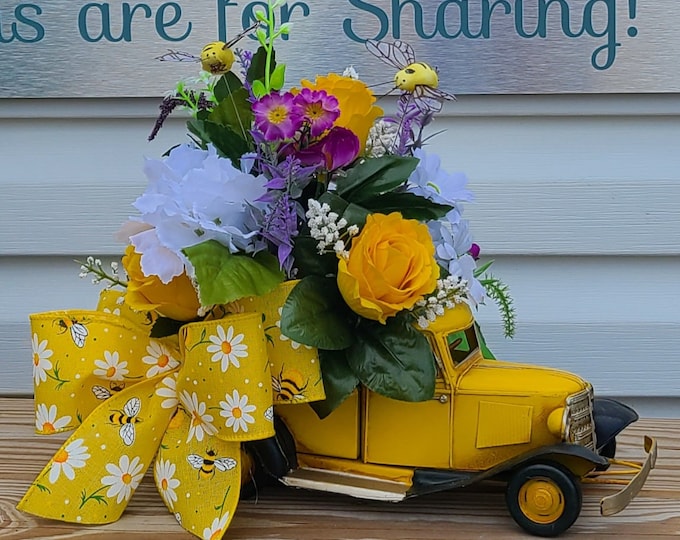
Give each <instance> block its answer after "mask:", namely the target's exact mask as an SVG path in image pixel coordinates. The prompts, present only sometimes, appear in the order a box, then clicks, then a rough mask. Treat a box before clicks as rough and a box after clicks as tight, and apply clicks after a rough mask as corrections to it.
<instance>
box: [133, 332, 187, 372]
mask: <svg viewBox="0 0 680 540" xmlns="http://www.w3.org/2000/svg"><path fill="white" fill-rule="evenodd" d="M146 352H147V353H149V356H145V357H144V358H142V361H143V362H144V363H145V364H151V367H150V368H149V369H148V370H147V372H146V376H147V377H155V376H156V375H158V374H160V373H165V372H166V371H170V370H171V369H175V368H176V367H177V366H179V362H178V361H177V360H175V358H174V357H173V356H172V352H171V351H170V349H168V348H167V347H166V346H165V345H163V344H162V343H160V342H159V341H155V340H152V341H151V342H150V343H149V345H147V347H146Z"/></svg>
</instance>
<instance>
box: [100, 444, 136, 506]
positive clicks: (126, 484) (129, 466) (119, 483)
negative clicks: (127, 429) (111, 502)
mask: <svg viewBox="0 0 680 540" xmlns="http://www.w3.org/2000/svg"><path fill="white" fill-rule="evenodd" d="M106 470H107V471H108V472H109V476H105V477H104V478H102V484H104V485H105V486H109V489H108V491H107V492H106V496H107V497H109V498H112V497H116V496H117V498H116V502H117V503H118V504H120V503H121V502H122V501H123V500H126V501H127V500H129V499H130V497H132V492H133V491H134V490H135V489H137V486H138V485H139V483H140V482H141V481H142V478H143V477H144V471H145V467H144V464H143V463H142V462H141V459H140V458H139V457H135V458H133V459H132V461H130V458H129V457H127V456H126V455H125V454H123V455H122V456H120V460H118V465H116V464H115V463H107V465H106Z"/></svg>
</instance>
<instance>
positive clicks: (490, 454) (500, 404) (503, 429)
mask: <svg viewBox="0 0 680 540" xmlns="http://www.w3.org/2000/svg"><path fill="white" fill-rule="evenodd" d="M423 332H424V333H425V335H426V336H427V339H428V341H429V343H430V345H431V347H432V349H433V351H434V353H435V356H436V361H437V382H436V392H435V396H434V398H433V399H431V400H429V401H425V402H405V401H396V400H392V399H388V398H386V397H383V396H381V395H378V394H376V393H373V392H371V391H369V390H367V389H366V388H358V389H357V390H356V391H355V392H354V393H353V394H352V395H351V396H350V397H349V398H348V399H346V400H345V401H344V402H343V403H342V405H340V407H338V408H337V409H336V410H335V411H334V412H333V413H331V414H330V415H329V416H328V417H326V418H324V419H323V420H321V419H319V418H318V417H317V415H316V414H315V412H314V411H313V410H312V409H311V408H310V407H309V406H308V405H295V404H291V405H279V406H277V408H276V414H277V418H276V423H275V425H276V428H277V436H276V437H275V438H272V439H267V440H265V441H259V442H256V443H252V446H250V448H249V452H250V454H251V455H252V456H253V458H254V459H253V462H254V463H255V464H256V468H258V469H259V472H260V473H262V471H266V473H268V475H269V476H270V477H275V478H277V479H278V480H280V481H281V482H282V483H283V484H285V485H288V486H294V487H299V488H307V489H314V490H320V491H328V492H335V493H343V494H347V495H351V496H354V497H361V498H368V499H374V500H383V501H392V502H397V501H401V500H403V499H405V498H407V497H412V496H415V495H421V494H425V493H432V492H436V491H441V490H448V489H451V488H458V487H464V486H468V485H470V484H473V483H475V482H479V481H481V480H486V479H494V480H503V481H506V482H507V490H506V502H507V506H508V509H509V511H510V514H511V515H512V517H513V518H514V520H515V521H516V522H517V523H518V524H519V526H520V527H522V528H523V529H525V530H526V531H527V532H529V533H531V534H534V535H537V536H557V535H559V534H561V533H562V532H564V531H566V530H567V529H568V528H569V527H570V526H571V525H572V524H573V523H574V521H575V520H576V519H577V517H578V516H579V513H580V511H581V503H582V495H581V484H582V483H583V482H584V481H587V480H588V479H590V478H592V477H594V476H600V477H601V476H602V475H603V474H606V473H605V471H606V470H607V469H609V468H610V467H612V466H619V467H620V466H621V465H624V466H626V467H628V473H629V475H630V477H629V478H630V479H629V480H626V481H625V482H624V483H625V487H623V489H621V490H620V491H618V492H617V493H615V494H613V495H611V496H608V497H605V498H604V499H602V501H601V503H600V507H601V513H602V514H603V515H611V514H614V513H616V512H619V511H620V510H622V509H623V508H625V507H626V506H627V504H628V503H629V502H630V501H631V500H632V498H633V497H634V496H635V495H636V494H637V493H638V492H639V490H640V489H641V487H642V485H643V484H644V482H645V480H646V478H647V475H648V474H649V471H650V470H651V469H652V468H653V467H654V463H655V460H656V453H657V451H656V443H655V441H654V440H652V439H650V438H645V450H646V452H647V456H646V459H645V461H644V462H643V463H630V462H625V463H623V462H617V461H616V460H615V459H614V454H615V451H616V436H617V434H618V433H619V432H620V431H621V430H623V429H624V428H625V427H626V426H627V425H629V424H630V423H632V422H634V421H635V420H637V418H638V417H637V414H636V413H635V411H633V410H632V409H630V408H629V407H627V406H626V405H623V404H621V403H618V402H616V401H613V400H610V399H594V397H593V388H592V386H591V384H590V383H588V382H587V381H585V380H583V379H581V378H579V377H578V376H576V375H573V374H571V373H567V372H564V371H559V370H556V369H549V368H544V367H537V366H531V365H525V364H516V363H510V362H503V361H499V360H489V359H485V358H483V357H482V354H481V352H480V347H479V343H478V337H477V334H476V332H475V324H474V319H473V316H472V313H471V311H470V310H469V308H468V307H467V306H465V305H459V306H457V307H456V308H455V309H452V310H450V311H448V312H447V313H446V314H445V315H444V316H443V317H440V318H439V319H437V320H436V321H435V322H434V323H432V324H431V326H430V327H428V328H427V329H426V330H423ZM619 478H620V477H619Z"/></svg>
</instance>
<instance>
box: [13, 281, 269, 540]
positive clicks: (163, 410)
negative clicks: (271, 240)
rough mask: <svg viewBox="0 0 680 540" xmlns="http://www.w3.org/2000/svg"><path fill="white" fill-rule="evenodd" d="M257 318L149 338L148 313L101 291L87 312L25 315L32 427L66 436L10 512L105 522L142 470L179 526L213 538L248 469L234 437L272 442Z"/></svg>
mask: <svg viewBox="0 0 680 540" xmlns="http://www.w3.org/2000/svg"><path fill="white" fill-rule="evenodd" d="M263 320H264V317H263V315H262V313H259V312H246V313H238V314H230V315H226V316H225V317H224V318H222V319H217V320H211V321H203V322H197V323H190V324H186V325H184V326H183V327H182V328H181V329H180V332H179V334H178V335H176V336H174V338H167V339H164V340H156V339H154V338H151V337H150V328H151V323H152V322H153V317H151V316H149V315H148V314H140V313H136V312H133V311H131V310H129V309H128V308H127V307H126V306H125V304H124V303H122V302H121V297H120V296H118V295H116V294H115V293H111V292H107V293H105V294H104V295H103V296H102V299H101V301H100V305H99V307H98V310H97V311H60V312H50V313H43V314H37V315H33V316H32V317H31V327H32V334H33V335H32V341H33V379H34V382H35V403H36V431H37V432H38V433H40V434H52V433H57V432H63V431H68V430H73V429H75V431H74V432H73V433H72V434H71V436H70V437H69V438H68V440H67V441H66V442H65V443H64V444H63V445H62V447H61V448H60V449H59V451H58V452H57V453H56V454H55V455H54V456H53V458H52V460H51V461H50V462H49V463H48V464H47V466H46V467H45V468H44V469H43V471H42V472H41V473H40V474H39V475H38V477H37V478H36V480H35V481H34V482H33V484H32V485H31V486H30V488H29V490H28V491H27V493H26V495H25V496H24V498H23V499H22V500H21V502H20V503H19V505H18V508H19V510H22V511H25V512H29V513H32V514H35V515H38V516H41V517H46V518H51V519H58V520H61V521H67V522H75V523H84V524H101V523H109V522H112V521H115V520H117V519H118V518H119V517H120V516H121V514H122V513H123V511H124V509H125V507H126V505H127V503H128V501H129V500H130V498H131V497H132V496H133V494H134V491H135V489H136V488H137V486H138V485H139V483H140V482H141V480H142V477H143V476H144V474H145V472H146V471H147V469H149V468H150V467H151V468H152V469H153V474H154V479H155V482H156V486H157V488H158V491H159V494H160V495H161V497H162V499H163V501H164V502H165V504H166V506H167V507H168V509H169V510H170V512H172V513H173V515H174V516H175V517H176V518H177V520H178V522H179V523H180V524H181V525H182V527H184V528H185V529H186V530H187V531H189V532H191V533H192V534H194V535H196V536H198V537H202V538H213V539H217V538H221V537H222V536H223V534H224V532H225V531H226V528H227V527H228V525H229V523H230V521H231V519H232V517H233V515H234V511H235V510H236V506H237V504H238V499H239V495H240V488H241V483H242V476H244V477H247V475H248V474H249V472H250V467H249V466H244V467H242V462H243V460H244V457H243V456H244V455H243V454H242V449H241V442H243V441H252V440H258V439H264V438H267V437H271V436H273V435H274V426H273V391H272V377H273V374H272V371H271V369H270V364H271V362H270V360H269V357H268V356H267V345H266V338H265V329H264V326H263ZM246 479H247V478H246Z"/></svg>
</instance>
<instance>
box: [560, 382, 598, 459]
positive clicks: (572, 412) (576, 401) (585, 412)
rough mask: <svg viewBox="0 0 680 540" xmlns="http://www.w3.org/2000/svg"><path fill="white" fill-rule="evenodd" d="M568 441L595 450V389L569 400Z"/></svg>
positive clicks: (585, 391)
mask: <svg viewBox="0 0 680 540" xmlns="http://www.w3.org/2000/svg"><path fill="white" fill-rule="evenodd" d="M567 411H568V412H567V432H566V440H567V441H568V442H571V443H576V444H580V445H581V446H585V447H587V448H590V449H591V450H595V421H594V420H593V388H592V387H591V386H589V387H588V388H586V389H585V390H583V391H581V392H579V393H577V394H573V395H571V396H569V397H568V398H567Z"/></svg>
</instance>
